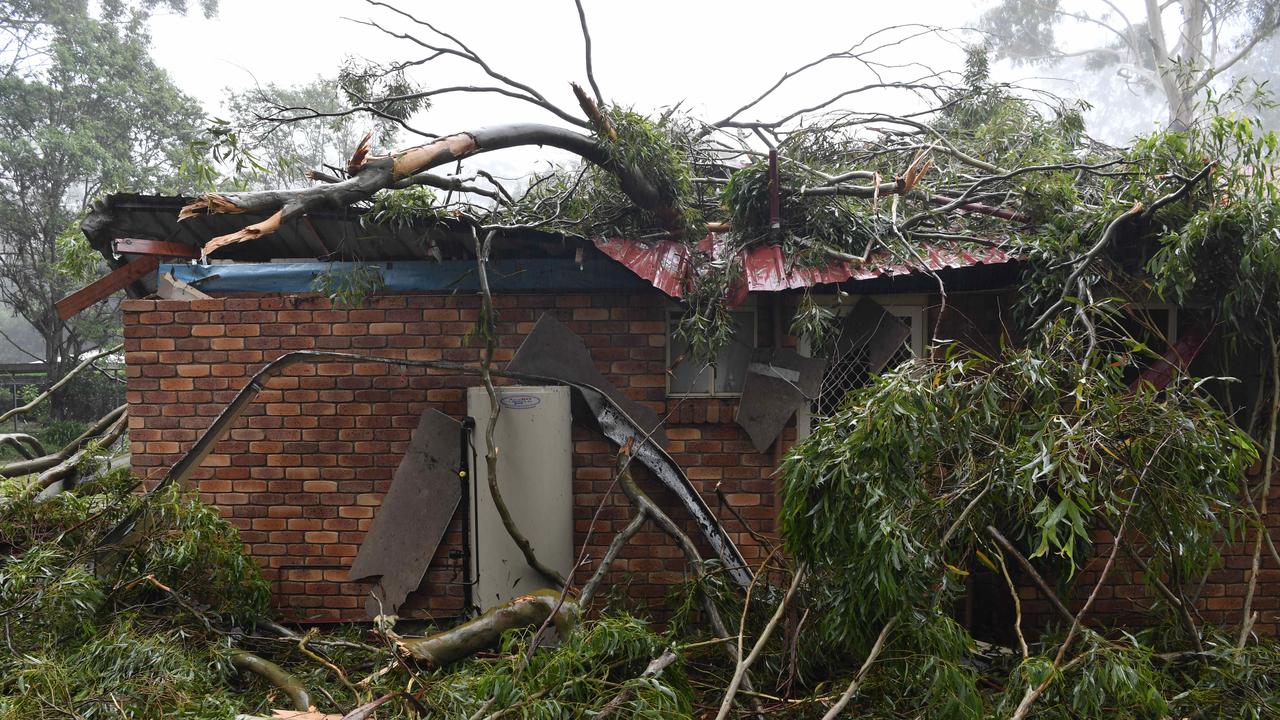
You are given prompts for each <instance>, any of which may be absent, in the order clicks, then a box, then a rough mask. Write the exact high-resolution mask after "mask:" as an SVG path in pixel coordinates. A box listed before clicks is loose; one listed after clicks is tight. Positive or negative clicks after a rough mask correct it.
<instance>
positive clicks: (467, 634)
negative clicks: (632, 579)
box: [397, 590, 578, 667]
mask: <svg viewBox="0 0 1280 720" xmlns="http://www.w3.org/2000/svg"><path fill="white" fill-rule="evenodd" d="M559 599H560V593H559V592H558V591H555V590H538V591H535V592H532V593H530V594H528V595H521V596H520V597H518V598H516V599H514V600H512V601H510V602H508V603H506V604H504V605H498V606H496V607H492V608H489V609H488V610H486V611H485V612H484V614H483V615H481V616H480V617H477V618H475V619H474V620H470V621H468V622H465V623H463V624H461V625H458V626H457V627H453V628H450V629H448V630H445V631H443V632H438V633H436V634H434V635H430V636H428V637H424V638H401V639H400V640H398V641H397V644H398V645H399V646H400V648H401V649H403V650H404V651H405V652H407V653H409V654H410V655H412V656H413V657H415V658H417V659H419V660H422V661H425V662H427V663H429V664H431V665H432V666H433V667H440V666H441V665H448V664H449V663H451V662H454V661H455V660H461V659H462V658H465V657H470V656H471V655H474V654H475V653H477V652H479V651H481V650H483V649H485V648H487V647H491V646H493V645H494V644H496V643H497V642H498V640H499V639H500V638H501V637H502V633H504V632H506V631H508V630H512V629H515V628H535V627H538V626H539V625H541V624H542V623H543V622H544V621H545V620H547V618H549V617H551V618H552V623H553V624H554V625H555V627H556V631H557V632H558V633H560V635H561V637H564V636H565V635H566V634H568V633H569V631H571V630H572V629H573V627H574V624H575V623H576V622H577V618H578V606H577V604H576V603H571V602H566V603H563V604H561V603H560V602H559ZM557 606H558V609H557Z"/></svg>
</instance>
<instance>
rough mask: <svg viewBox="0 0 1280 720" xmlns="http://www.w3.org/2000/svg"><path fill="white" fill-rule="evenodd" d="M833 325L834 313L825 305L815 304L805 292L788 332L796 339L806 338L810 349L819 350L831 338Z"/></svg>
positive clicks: (834, 320) (810, 294)
mask: <svg viewBox="0 0 1280 720" xmlns="http://www.w3.org/2000/svg"><path fill="white" fill-rule="evenodd" d="M835 323H836V312H835V311H834V310H832V309H831V308H830V307H828V306H826V305H822V304H820V303H818V302H815V301H814V299H813V294H812V293H810V292H809V291H807V290H806V291H805V294H804V295H803V296H802V297H801V298H800V304H799V305H798V306H797V307H796V314H795V316H794V317H793V318H792V320H791V329H790V332H791V334H792V335H794V336H796V337H798V338H808V339H809V346H810V347H812V348H821V347H825V343H826V342H827V340H828V338H829V337H831V332H832V331H833V330H834V329H835Z"/></svg>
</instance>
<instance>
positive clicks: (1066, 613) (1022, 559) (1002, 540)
mask: <svg viewBox="0 0 1280 720" xmlns="http://www.w3.org/2000/svg"><path fill="white" fill-rule="evenodd" d="M987 534H988V535H990V536H991V538H992V539H993V540H995V541H996V543H997V544H999V545H1000V547H1001V548H1003V549H1004V551H1005V552H1007V553H1009V554H1010V555H1012V556H1013V559H1014V560H1017V561H1018V566H1019V567H1021V568H1022V571H1023V572H1025V573H1026V574H1027V575H1028V576H1029V577H1030V578H1031V580H1032V581H1034V582H1035V584H1036V587H1038V588H1040V592H1041V593H1043V594H1044V596H1045V599H1046V600H1048V601H1049V604H1050V605H1052V606H1053V609H1054V611H1055V612H1057V613H1058V616H1059V617H1061V618H1063V619H1065V620H1066V621H1067V622H1072V621H1074V620H1075V616H1074V615H1072V614H1071V611H1070V610H1068V609H1067V606H1066V605H1063V604H1062V601H1061V600H1059V599H1058V594H1057V593H1055V592H1054V591H1053V588H1051V587H1049V583H1047V582H1045V581H1044V578H1043V577H1041V576H1040V573H1039V572H1037V571H1036V569H1035V566H1033V565H1032V564H1031V561H1030V560H1028V559H1027V558H1026V556H1025V555H1023V554H1022V553H1020V552H1018V548H1016V547H1014V546H1013V543H1011V542H1009V539H1008V538H1006V537H1005V536H1004V535H1002V534H1001V533H1000V531H999V530H997V529H995V527H993V526H991V525H988V526H987Z"/></svg>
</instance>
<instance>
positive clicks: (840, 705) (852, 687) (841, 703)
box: [822, 618, 898, 720]
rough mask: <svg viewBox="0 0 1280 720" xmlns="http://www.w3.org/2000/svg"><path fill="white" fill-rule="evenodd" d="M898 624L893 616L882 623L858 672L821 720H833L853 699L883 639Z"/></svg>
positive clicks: (881, 647)
mask: <svg viewBox="0 0 1280 720" xmlns="http://www.w3.org/2000/svg"><path fill="white" fill-rule="evenodd" d="M897 625H898V619H897V618H893V619H892V620H890V621H889V622H887V623H885V624H884V627H883V628H881V629H880V634H879V635H878V636H876V642H875V644H874V645H872V646H871V650H870V651H868V652H867V659H866V660H863V661H862V667H859V668H858V673H857V674H856V675H854V676H853V679H852V680H850V681H849V687H847V688H845V689H844V693H843V694H841V695H840V699H839V700H837V701H836V703H835V704H834V705H832V706H831V708H830V709H829V710H827V712H826V714H825V715H823V716H822V720H835V719H836V718H838V717H840V713H842V712H844V709H845V707H847V706H848V705H849V702H850V701H851V700H853V696H854V695H856V694H857V693H858V688H859V687H861V686H862V680H863V678H865V677H866V676H867V671H868V670H870V669H871V664H872V663H874V662H875V661H876V658H878V657H880V651H881V650H883V649H884V641H885V639H886V638H888V637H889V633H890V632H892V631H893V628H894V627H896V626H897Z"/></svg>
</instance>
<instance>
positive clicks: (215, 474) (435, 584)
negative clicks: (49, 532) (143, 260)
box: [123, 291, 794, 622]
mask: <svg viewBox="0 0 1280 720" xmlns="http://www.w3.org/2000/svg"><path fill="white" fill-rule="evenodd" d="M494 303H495V306H496V308H497V310H498V312H499V318H498V325H497V338H498V342H497V344H498V348H497V351H496V353H495V358H496V360H498V361H499V362H502V361H505V360H508V359H510V357H511V355H512V354H513V353H514V351H515V348H516V347H518V346H519V344H520V342H521V340H523V338H524V337H525V335H526V334H527V333H528V332H529V331H530V330H532V328H533V324H534V322H536V320H537V319H538V317H540V316H541V315H542V313H544V312H552V313H554V314H555V315H556V317H557V318H558V319H559V320H561V321H563V322H565V323H566V324H567V325H568V326H569V327H570V328H572V329H573V330H574V331H575V332H576V333H578V334H579V335H581V336H582V338H583V340H584V341H585V342H586V344H587V346H588V347H589V348H590V349H591V352H592V355H593V357H594V358H595V360H596V363H597V365H598V367H599V369H600V371H601V372H602V373H604V374H605V375H606V376H607V377H609V379H610V380H611V381H612V382H613V383H614V384H615V385H617V386H618V387H619V388H620V389H621V390H622V392H624V393H626V394H627V396H628V397H630V398H632V399H634V400H637V401H640V402H643V403H646V404H647V405H649V406H650V407H652V408H653V409H654V410H656V411H657V412H658V413H659V414H661V415H664V416H665V415H670V424H669V432H668V435H669V437H670V440H671V441H670V444H669V447H668V450H669V451H670V453H671V454H672V456H673V457H674V458H675V460H676V461H677V462H679V463H680V464H681V465H682V466H683V467H685V468H686V470H687V471H688V474H689V476H690V479H691V480H692V481H693V483H694V484H695V486H697V487H698V488H699V489H700V490H701V491H702V493H703V496H704V498H705V499H706V500H707V502H708V504H709V505H711V506H712V508H713V509H714V510H716V511H717V512H718V514H719V515H720V517H721V518H722V521H723V522H724V523H725V526H726V529H727V530H728V531H729V533H730V534H731V535H732V536H733V538H734V539H735V540H736V541H737V542H738V544H739V547H740V549H741V550H742V552H743V554H744V556H745V557H746V558H747V559H748V560H749V561H754V560H759V559H760V558H762V557H763V554H764V553H763V551H762V549H761V546H760V545H759V543H758V542H757V540H756V539H755V538H754V537H753V536H752V534H751V533H749V532H748V531H747V528H746V527H744V526H743V525H742V524H741V523H740V522H739V521H738V520H737V519H736V518H735V517H734V516H733V514H732V513H730V512H729V511H728V510H727V509H724V508H721V507H719V500H718V498H717V495H716V493H715V489H716V488H717V487H719V488H720V489H721V490H722V491H723V493H724V494H725V496H726V498H727V499H728V500H729V501H730V502H731V503H733V505H734V508H735V509H736V510H737V511H738V514H739V515H741V516H742V517H743V518H744V519H746V520H747V521H748V522H751V523H753V525H754V527H753V528H752V529H753V530H755V531H757V532H762V533H770V532H772V530H773V518H774V512H775V511H774V502H775V497H774V496H775V494H774V485H773V480H772V479H771V475H772V471H773V467H774V458H773V457H772V456H771V455H761V454H758V453H755V452H754V451H753V450H752V448H751V445H750V442H749V440H748V439H747V437H746V435H745V434H744V433H743V432H742V431H741V430H740V429H739V428H738V427H737V426H736V425H734V424H733V415H734V412H735V411H736V404H737V403H736V400H723V399H693V398H689V399H685V398H671V399H670V400H669V399H668V398H667V396H666V390H665V387H666V381H665V375H664V373H665V370H666V320H665V314H666V311H667V308H668V304H667V301H666V299H665V298H664V297H663V296H662V295H660V294H659V293H657V292H656V291H655V292H653V293H649V294H627V295H621V294H592V295H543V294H528V295H503V296H498V297H495V298H494ZM123 313H124V324H125V362H126V365H127V375H128V386H127V394H128V401H129V403H130V440H131V443H132V454H133V468H134V472H135V473H136V474H138V475H139V476H140V477H142V478H144V479H155V478H158V477H159V476H160V475H162V474H163V473H164V471H165V470H166V469H167V468H168V467H169V465H171V464H172V463H173V462H174V461H175V460H176V459H177V458H178V457H179V455H180V454H181V453H182V452H183V451H185V450H186V449H187V448H189V447H190V446H191V445H192V443H194V442H195V440H196V438H197V437H198V436H199V435H200V433H201V432H202V431H203V430H204V429H205V428H207V427H208V426H209V424H210V423H211V422H212V420H213V418H214V416H216V415H217V414H218V413H219V412H220V411H221V410H222V408H223V407H224V406H225V405H226V403H228V402H230V400H231V399H232V398H233V397H234V396H235V394H236V393H237V392H238V391H239V390H240V389H241V388H242V387H244V386H245V384H246V383H247V382H248V379H249V377H250V376H251V375H252V374H253V373H254V372H256V371H257V370H258V369H260V368H261V367H262V366H263V365H264V364H265V363H267V362H270V361H271V360H274V359H275V358H277V357H279V356H281V355H283V354H284V353H286V352H289V351H291V350H312V349H314V350H334V351H341V352H351V353H359V354H363V355H372V356H377V357H385V358H397V359H408V360H447V361H453V362H465V363H473V362H478V361H479V357H480V349H479V347H478V346H475V345H466V344H465V343H464V342H463V338H464V337H465V336H466V335H467V334H468V333H470V332H471V331H472V329H473V328H474V324H475V322H476V319H477V317H478V315H479V303H478V298H476V297H474V296H452V295H421V296H418V295H396V296H386V297H379V298H375V299H372V300H370V301H369V302H368V303H367V304H366V305H365V306H362V307H360V308H355V309H344V308H340V307H334V306H333V305H332V304H331V303H330V302H329V301H327V300H326V299H324V298H320V297H315V296H283V297H276V296H269V297H227V298H215V299H210V300H196V301H174V300H128V301H125V302H124V303H123ZM476 382H477V381H476V378H475V377H474V376H470V375H462V374H459V373H457V372H454V371H447V370H436V369H421V368H400V367H395V366H388V365H383V364H380V363H363V362H354V363H352V362H325V363H317V364H307V365H296V366H293V367H290V368H288V369H287V370H286V371H285V372H284V373H283V375H282V376H280V377H277V378H274V379H273V380H271V381H270V382H269V383H268V384H267V387H266V389H264V390H263V392H262V393H261V394H259V396H258V398H257V400H255V401H254V402H253V403H252V404H251V405H250V406H249V407H248V408H247V409H246V410H245V412H244V414H243V415H242V417H241V418H240V419H239V420H238V421H237V422H236V424H235V425H234V426H233V427H232V429H231V430H230V431H229V433H228V434H227V437H225V438H224V439H223V440H222V441H221V442H219V443H218V444H217V445H216V446H215V447H214V449H213V451H212V452H211V453H210V454H209V456H208V457H207V458H206V459H205V461H204V462H203V464H202V466H201V468H200V469H199V470H198V471H197V472H196V474H195V475H194V483H195V486H196V489H197V490H198V491H199V493H200V496H201V498H202V499H203V500H205V501H206V502H209V503H212V504H214V505H216V506H217V507H218V508H219V510H220V512H221V513H222V514H223V516H225V517H226V518H227V519H228V520H230V521H231V522H232V523H233V524H234V525H235V526H236V527H238V528H239V529H240V532H241V535H242V538H243V540H244V542H245V544H246V546H247V548H248V550H249V552H250V553H251V554H252V555H253V557H254V558H255V559H256V560H257V561H258V563H259V564H260V565H261V566H262V568H263V572H264V574H265V576H266V577H267V579H268V580H269V581H270V582H271V583H272V587H273V589H274V591H275V602H276V604H277V608H278V609H279V610H280V611H281V613H282V614H283V615H285V616H286V617H287V618H289V619H293V620H300V621H313V622H314V621H337V620H357V619H362V618H363V604H364V597H365V596H366V594H367V593H368V590H369V586H368V584H366V583H356V582H349V581H347V579H346V568H347V567H348V566H349V565H350V563H351V560H352V559H353V558H354V557H355V554H356V552H357V550H358V549H359V547H360V543H361V542H362V541H363V539H364V535H365V533H366V532H367V531H368V529H369V526H370V524H371V523H372V520H373V515H374V513H375V512H376V509H377V507H378V505H380V504H381V501H382V497H383V495H384V494H385V493H386V491H387V489H388V488H389V486H390V482H391V477H392V473H393V472H394V470H395V468H396V466H397V465H398V464H399V462H400V459H401V457H402V455H403V453H404V450H405V447H406V446H407V444H408V441H409V436H410V433H411V432H412V431H413V428H414V427H415V426H416V425H417V422H418V417H419V416H420V415H421V413H422V412H423V411H424V410H425V409H427V408H436V409H439V410H441V411H442V412H445V413H447V414H449V415H452V416H454V417H462V416H463V415H465V414H466V388H467V387H469V386H472V385H474V384H476ZM787 438H788V439H794V431H793V430H788V435H787ZM573 442H574V448H573V464H574V468H575V477H574V485H573V488H574V495H575V505H574V540H575V550H576V549H578V548H580V547H581V546H582V543H583V542H584V541H586V540H587V534H588V531H589V530H591V527H592V519H593V517H595V522H594V531H593V532H591V536H590V540H589V542H588V549H587V553H588V555H590V556H591V557H593V558H599V557H601V556H602V555H603V554H604V552H605V551H606V549H607V547H608V543H609V541H610V540H611V538H612V537H613V535H614V534H615V532H617V531H620V530H621V529H622V528H623V527H625V525H626V524H627V523H628V522H629V520H630V517H631V510H630V507H629V504H628V502H627V500H626V498H625V496H623V495H622V494H621V493H620V492H619V491H617V489H616V488H615V487H614V486H613V468H614V464H615V456H614V453H615V449H614V448H613V447H612V445H611V444H610V443H608V442H607V441H606V440H605V439H604V438H603V437H601V436H599V435H598V434H596V433H594V432H592V431H588V430H586V429H583V428H574V432H573ZM638 470H640V469H638ZM637 479H638V480H639V482H640V483H641V485H642V487H644V488H645V490H646V491H647V492H649V493H650V495H651V496H652V497H653V498H654V500H655V501H656V502H658V503H659V504H661V505H662V506H664V507H666V508H668V510H669V512H671V513H672V516H673V517H674V518H676V519H677V520H678V521H683V522H685V523H686V524H687V530H688V532H689V534H690V536H691V537H694V538H697V537H698V532H697V529H696V527H695V526H694V525H693V524H692V522H691V521H689V520H688V518H687V516H686V514H685V513H684V511H683V509H682V508H681V507H680V505H679V503H678V502H677V501H676V500H675V498H674V496H673V495H672V494H671V493H669V492H668V491H666V490H665V488H663V487H661V486H659V485H658V484H657V483H655V482H653V481H652V480H651V478H648V477H647V476H646V475H645V474H644V472H643V471H642V470H640V471H639V472H637ZM597 508H599V513H598V515H597ZM461 545H462V533H461V522H460V519H455V522H454V525H453V527H451V529H450V530H449V532H448V534H447V536H446V538H445V541H444V542H443V543H442V544H441V547H440V549H439V551H438V552H437V554H436V557H435V559H434V560H433V561H432V565H431V569H430V570H429V571H428V575H427V578H426V581H425V582H424V584H423V591H422V592H420V593H418V594H417V595H416V596H415V597H414V598H413V606H414V607H415V608H416V611H417V612H418V613H420V614H424V615H431V616H435V617H441V616H448V615H451V614H454V613H456V612H458V611H459V610H460V609H461V608H462V605H463V597H464V594H463V587H462V586H461V584H460V583H461V581H462V571H461V566H460V564H459V561H458V560H457V559H451V558H450V557H449V554H450V552H451V551H453V550H457V549H460V548H461ZM704 552H707V553H708V554H710V553H709V550H707V549H705V548H704ZM592 570H593V563H592V564H588V565H587V566H586V567H584V568H581V569H579V570H578V573H579V574H580V581H581V579H582V578H585V577H588V576H589V574H590V573H591V571H592ZM685 570H686V563H685V562H684V559H683V557H682V556H681V554H680V551H679V549H678V548H677V547H676V546H675V545H674V544H673V543H671V542H670V541H669V540H668V539H667V538H666V536H665V535H663V534H661V533H660V532H659V531H658V530H657V529H656V528H646V529H645V531H644V532H642V533H640V534H639V535H637V536H636V538H635V540H634V541H633V542H632V543H631V544H630V545H629V546H628V547H627V548H625V549H624V550H623V552H622V553H621V555H620V557H619V559H618V561H617V562H616V563H615V564H614V567H613V572H612V577H610V578H609V580H608V586H612V585H613V584H615V583H624V584H626V586H627V588H628V590H627V592H628V594H629V595H630V596H631V597H633V598H636V599H637V600H639V601H640V602H647V603H649V604H651V605H657V604H659V601H660V600H661V598H662V597H664V596H665V595H666V593H667V592H668V591H669V590H670V586H671V585H672V583H675V582H679V581H680V580H681V579H682V578H683V577H684V572H685Z"/></svg>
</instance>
